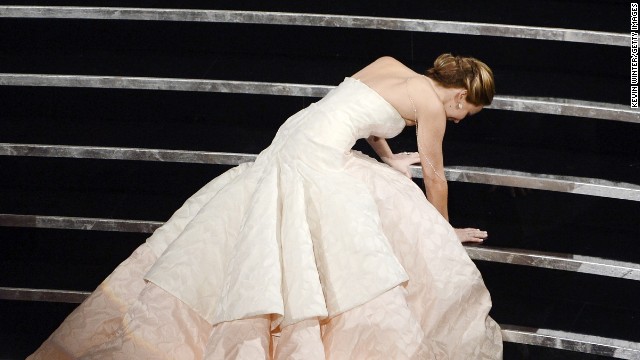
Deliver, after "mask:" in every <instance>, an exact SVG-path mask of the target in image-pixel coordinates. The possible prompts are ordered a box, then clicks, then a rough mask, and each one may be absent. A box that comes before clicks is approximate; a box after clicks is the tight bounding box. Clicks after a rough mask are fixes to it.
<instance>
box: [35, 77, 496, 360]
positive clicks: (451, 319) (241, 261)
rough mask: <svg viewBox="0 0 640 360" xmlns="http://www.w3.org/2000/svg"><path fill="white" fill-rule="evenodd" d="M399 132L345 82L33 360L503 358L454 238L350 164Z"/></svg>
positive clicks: (223, 184)
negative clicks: (365, 145) (372, 141)
mask: <svg viewBox="0 0 640 360" xmlns="http://www.w3.org/2000/svg"><path fill="white" fill-rule="evenodd" d="M404 126H405V122H404V119H402V117H401V116H400V115H399V114H398V112H397V111H396V110H395V109H394V108H393V107H392V106H391V105H390V104H388V103H387V102H386V101H385V100H384V99H383V98H382V97H381V96H380V95H378V94H377V93H376V92H375V91H373V90H372V89H370V88H369V87H367V86H366V85H365V84H363V83H361V82H359V81H358V80H356V79H353V78H346V79H345V81H344V82H343V83H342V84H341V85H340V86H339V87H337V88H336V89H334V90H333V91H331V92H330V93H329V94H328V95H327V96H326V97H324V98H323V99H322V100H320V101H319V102H317V103H315V104H312V105H311V106H309V107H308V108H306V109H304V110H302V111H300V112H299V113H297V114H295V115H293V116H292V117H291V118H289V119H288V120H287V121H286V122H285V123H284V124H283V126H282V127H281V128H280V130H279V131H278V133H277V135H276V137H275V138H274V140H273V142H272V144H271V145H270V146H269V147H268V148H267V149H265V150H264V151H263V152H262V153H261V154H260V155H259V156H258V158H257V159H256V161H255V162H253V163H246V164H242V165H240V166H237V167H235V168H233V169H231V170H229V171H227V172H226V173H224V174H223V175H221V176H219V177H217V178H215V179H213V180H212V181H211V182H210V183H209V184H207V185H206V186H204V187H203V188H202V189H200V190H199V191H198V192H197V193H196V194H194V195H193V196H192V197H191V198H189V199H188V200H187V201H186V202H185V204H184V205H183V206H182V207H181V208H180V209H178V211H176V213H175V214H174V215H173V216H172V217H171V219H169V221H167V222H166V223H165V225H163V226H162V227H161V228H159V229H158V230H157V231H156V232H155V233H154V234H153V235H152V236H151V237H150V238H149V239H148V240H147V242H146V243H145V244H143V245H142V246H140V248H139V249H138V250H136V252H134V254H133V255H132V256H131V257H130V258H129V259H127V260H126V261H125V262H123V263H122V264H121V265H120V266H119V267H118V268H117V269H116V270H115V271H114V272H113V273H112V274H111V275H110V276H109V277H108V278H107V279H106V280H105V281H104V282H103V283H102V284H101V285H100V286H99V287H98V288H97V289H96V291H95V292H94V293H93V294H92V295H91V296H90V297H89V298H88V299H87V300H86V301H85V302H84V303H83V304H81V305H80V306H79V307H78V308H77V309H76V310H75V311H74V312H73V313H72V314H71V315H70V316H69V317H68V318H67V319H66V320H65V322H64V323H63V324H62V325H61V326H60V328H58V330H56V331H55V332H54V333H53V334H52V335H51V337H50V338H49V339H48V340H47V341H45V343H44V344H43V345H42V346H41V348H40V349H38V351H36V353H34V354H33V355H32V356H31V357H30V358H31V359H76V358H81V359H133V358H137V359H499V358H501V357H502V339H501V334H500V329H499V327H498V325H497V324H496V323H495V322H494V321H493V320H492V319H491V318H490V317H489V316H488V312H489V310H490V308H491V299H490V296H489V293H488V291H487V289H486V288H485V286H484V283H483V281H482V277H481V275H480V273H479V271H478V270H477V268H476V267H475V265H474V264H473V262H472V261H471V260H470V259H469V257H468V256H467V254H466V252H465V250H464V248H463V247H462V245H461V244H460V242H459V240H458V239H457V237H456V235H455V233H454V231H453V228H452V227H451V226H450V225H449V223H448V222H447V221H446V220H445V219H444V218H443V217H442V216H441V215H440V214H439V213H438V211H437V210H436V209H435V208H434V207H433V206H431V204H429V203H428V202H427V201H426V199H425V197H424V194H423V193H422V191H421V190H420V188H419V187H418V186H416V185H415V184H414V183H413V182H412V181H411V180H410V179H408V178H406V177H404V176H403V175H402V174H400V173H398V172H397V171H395V170H393V169H391V168H389V167H388V166H386V165H384V164H381V163H379V162H377V161H375V160H373V159H371V158H368V157H367V156H365V155H362V154H360V153H358V152H355V151H351V150H350V149H351V147H352V146H353V145H354V143H355V141H356V140H357V139H359V138H365V137H368V136H370V135H375V136H380V137H385V138H388V137H393V136H395V135H397V134H398V133H399V132H400V131H401V130H402V129H403V128H404Z"/></svg>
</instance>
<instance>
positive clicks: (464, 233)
mask: <svg viewBox="0 0 640 360" xmlns="http://www.w3.org/2000/svg"><path fill="white" fill-rule="evenodd" d="M454 230H455V231H456V235H458V239H460V242H463V243H465V242H473V243H481V242H483V241H484V239H486V238H487V232H486V231H482V230H479V229H472V228H465V229H454Z"/></svg>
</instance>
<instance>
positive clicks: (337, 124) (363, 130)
mask: <svg viewBox="0 0 640 360" xmlns="http://www.w3.org/2000/svg"><path fill="white" fill-rule="evenodd" d="M404 126H405V121H404V119H403V118H402V116H400V114H399V113H398V111H397V110H396V109H395V108H394V107H393V106H392V105H391V104H389V103H388V102H387V101H386V100H385V99H384V98H383V97H382V96H380V94H378V93H377V92H376V91H375V90H373V89H371V88H370V87H369V86H367V85H366V84H364V83H362V82H361V81H359V80H357V79H354V78H351V77H347V78H345V80H344V81H343V82H342V83H341V84H340V85H339V86H338V87H336V88H335V89H333V90H332V91H330V92H329V93H328V94H327V95H326V96H325V97H324V98H322V99H321V100H320V101H318V102H317V103H315V104H312V105H311V106H309V107H308V108H306V109H304V110H302V111H301V112H299V113H298V114H296V115H294V116H292V117H291V118H290V119H289V120H287V122H286V123H285V124H284V125H283V126H282V127H281V129H280V131H279V133H278V136H276V139H275V141H276V142H277V141H278V140H281V139H282V138H283V137H284V138H286V139H287V142H289V141H295V139H300V140H303V141H310V142H312V143H316V144H321V145H326V146H329V147H331V148H334V149H338V150H340V151H346V150H349V149H351V147H352V146H353V145H354V144H355V142H356V140H358V139H362V138H367V137H369V136H370V135H375V136H379V137H383V138H390V137H394V136H396V135H398V134H399V133H400V132H401V131H402V129H403V128H404ZM279 138H280V139H279Z"/></svg>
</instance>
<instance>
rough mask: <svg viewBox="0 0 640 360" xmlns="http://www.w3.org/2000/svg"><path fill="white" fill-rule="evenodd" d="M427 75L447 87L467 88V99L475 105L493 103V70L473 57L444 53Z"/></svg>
mask: <svg viewBox="0 0 640 360" xmlns="http://www.w3.org/2000/svg"><path fill="white" fill-rule="evenodd" d="M425 75H427V76H428V77H429V78H431V79H432V80H434V81H437V82H438V83H439V84H440V85H441V86H443V87H445V88H460V89H465V90H467V98H466V99H467V101H468V102H469V103H471V104H473V105H477V106H480V105H489V104H491V101H493V96H494V95H495V93H496V88H495V83H494V80H493V71H491V69H490V68H489V67H488V66H487V64H485V63H483V62H482V61H480V60H478V59H475V58H472V57H462V56H453V55H451V54H442V55H440V56H438V58H437V59H436V60H435V61H434V62H433V67H432V68H430V69H429V70H427V72H426V74H425Z"/></svg>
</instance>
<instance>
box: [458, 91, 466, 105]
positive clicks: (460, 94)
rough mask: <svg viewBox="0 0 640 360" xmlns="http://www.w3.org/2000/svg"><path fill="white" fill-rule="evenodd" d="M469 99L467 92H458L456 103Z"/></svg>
mask: <svg viewBox="0 0 640 360" xmlns="http://www.w3.org/2000/svg"><path fill="white" fill-rule="evenodd" d="M466 98H467V90H464V89H463V90H460V91H458V93H457V94H456V102H462V101H463V100H465V99H466Z"/></svg>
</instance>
